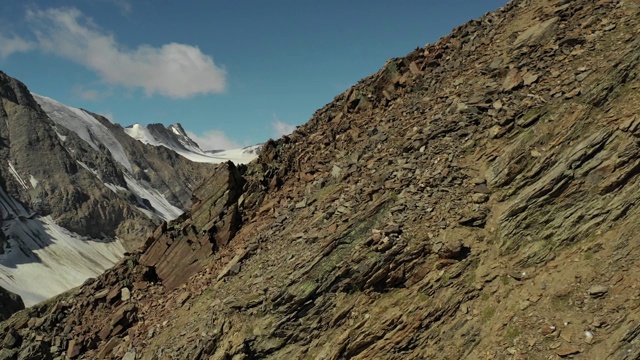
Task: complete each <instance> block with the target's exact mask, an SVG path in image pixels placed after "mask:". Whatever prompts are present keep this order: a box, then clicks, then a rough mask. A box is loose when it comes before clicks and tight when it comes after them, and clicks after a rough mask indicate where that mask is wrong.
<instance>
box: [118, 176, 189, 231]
mask: <svg viewBox="0 0 640 360" xmlns="http://www.w3.org/2000/svg"><path fill="white" fill-rule="evenodd" d="M124 180H125V181H126V182H127V187H128V188H129V191H131V192H132V193H134V194H135V195H136V197H138V203H139V204H140V206H139V208H140V210H143V212H144V213H145V214H146V215H147V216H148V217H149V218H153V215H152V214H151V213H150V212H148V211H149V210H150V211H153V213H155V214H156V216H159V217H160V218H162V219H163V220H166V221H171V220H173V219H175V218H177V217H178V216H180V215H181V214H182V213H183V211H182V210H180V209H179V208H177V207H175V206H173V205H171V204H170V203H169V201H167V199H166V198H165V197H164V195H162V194H161V193H160V192H159V191H158V190H156V189H154V188H152V187H151V186H149V185H147V186H145V185H143V184H141V183H140V182H139V181H138V180H136V179H134V178H133V177H131V175H129V174H126V173H125V174H124ZM145 200H146V202H145ZM144 210H147V211H144Z"/></svg>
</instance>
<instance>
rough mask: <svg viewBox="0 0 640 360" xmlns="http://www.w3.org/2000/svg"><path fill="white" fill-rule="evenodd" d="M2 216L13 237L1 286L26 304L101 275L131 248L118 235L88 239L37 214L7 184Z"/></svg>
mask: <svg viewBox="0 0 640 360" xmlns="http://www.w3.org/2000/svg"><path fill="white" fill-rule="evenodd" d="M0 215H1V216H2V231H3V232H4V234H5V236H6V238H7V240H8V246H7V247H6V249H5V253H4V254H0V286H1V287H3V288H5V289H7V290H9V291H12V292H14V293H16V294H18V295H20V297H22V300H23V301H24V303H25V305H26V306H31V305H34V304H36V303H38V302H40V301H43V300H46V299H48V298H50V297H52V296H55V295H57V294H60V293H62V292H64V291H66V290H68V289H71V288H73V287H76V286H79V285H81V284H82V283H83V282H84V281H85V280H86V279H87V278H89V277H95V276H98V275H100V274H101V273H102V272H103V271H104V270H106V269H108V268H109V267H111V266H112V265H113V264H114V263H115V262H116V261H118V260H119V259H120V258H122V256H123V254H124V252H125V248H124V246H123V244H122V242H121V241H120V240H118V239H114V240H112V241H105V240H95V239H87V238H84V237H82V236H80V235H78V234H74V233H72V232H70V231H68V230H66V229H64V228H62V227H60V226H58V225H56V224H55V223H54V221H53V220H52V219H51V217H50V216H46V217H40V216H37V215H36V214H35V213H34V212H32V211H31V210H29V209H26V208H25V207H24V206H23V205H22V204H20V203H19V202H18V201H16V200H15V199H13V198H12V197H11V196H9V195H8V194H7V193H6V192H5V191H4V190H2V189H1V188H0Z"/></svg>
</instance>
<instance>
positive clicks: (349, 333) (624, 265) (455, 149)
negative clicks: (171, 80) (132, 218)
mask: <svg viewBox="0 0 640 360" xmlns="http://www.w3.org/2000/svg"><path fill="white" fill-rule="evenodd" d="M639 30H640V1H637V0H634V1H624V2H623V1H617V0H598V1H592V0H578V1H563V0H543V1H535V2H534V1H528V0H515V1H511V2H510V3H509V4H507V5H506V6H505V7H503V8H502V9H500V10H498V11H496V12H493V13H490V14H487V15H485V16H484V17H482V18H480V19H478V20H475V21H472V22H469V23H467V24H465V25H463V26H461V27H459V28H457V29H455V30H454V31H453V33H452V34H451V35H449V36H446V37H444V38H442V39H440V40H439V41H438V42H437V43H436V44H433V45H428V46H426V47H425V48H418V49H416V50H415V51H413V52H411V53H410V54H408V55H407V56H405V57H403V58H398V59H393V60H391V61H389V62H388V63H387V64H386V65H385V67H384V68H383V69H381V70H380V71H379V72H378V73H376V74H374V75H372V76H370V77H368V78H366V79H364V80H362V81H361V82H360V83H358V84H357V85H355V86H354V87H353V88H351V89H350V90H348V91H347V92H345V93H343V94H341V95H339V96H337V97H336V98H335V99H334V101H333V102H331V103H330V104H328V105H326V106H325V107H324V108H322V109H320V110H318V111H317V112H316V114H315V115H314V116H313V118H312V119H311V120H310V121H309V123H308V124H306V125H304V126H302V127H300V128H298V129H297V130H296V132H294V133H293V134H292V135H291V136H288V137H285V138H283V139H281V140H278V141H275V142H269V143H267V144H266V145H265V147H264V148H263V150H262V153H261V155H260V157H259V158H258V159H257V160H256V161H255V162H253V163H251V164H249V165H248V166H247V167H246V168H244V167H239V168H235V167H233V166H231V165H230V164H223V165H221V166H220V167H219V168H218V169H217V170H216V172H215V173H214V174H213V175H212V178H211V179H209V181H208V182H205V184H204V185H203V186H202V187H201V188H200V189H199V190H196V191H195V192H194V196H195V198H194V204H196V205H194V208H193V211H192V212H190V213H187V214H185V215H183V216H182V217H181V218H179V219H176V220H175V221H173V222H170V223H169V224H167V225H165V226H161V227H159V228H157V229H156V231H155V232H154V233H153V234H152V235H151V236H150V237H149V238H148V240H147V242H146V243H145V246H144V247H143V248H142V249H141V250H140V251H139V252H136V253H135V254H132V255H131V256H129V257H127V258H126V259H125V260H123V261H122V262H121V263H119V264H118V265H117V266H116V267H114V268H113V269H112V270H110V271H108V272H107V273H105V274H104V275H102V276H100V277H98V278H96V279H95V280H92V281H89V282H87V283H86V284H85V285H84V286H82V287H80V288H78V289H77V290H76V291H74V292H73V293H70V294H65V295H64V296H61V297H59V298H57V299H55V300H53V301H50V302H48V303H47V304H43V305H42V306H39V307H36V308H32V309H30V310H29V311H23V312H19V313H18V314H16V315H15V316H14V317H12V318H11V319H10V320H9V321H6V322H4V323H2V325H1V328H2V329H4V333H5V334H6V335H5V338H6V339H13V338H19V339H20V340H19V341H17V342H15V344H14V345H13V346H12V347H11V348H10V349H9V350H7V351H6V353H7V354H27V353H29V354H32V353H36V352H38V354H39V355H42V356H67V357H68V358H121V357H123V356H124V357H125V358H127V359H172V358H191V359H258V358H270V359H425V358H426V359H462V358H468V359H527V358H531V359H543V358H544V359H546V358H558V357H560V358H582V359H604V358H611V359H635V358H637V357H639V356H640V341H638V339H639V336H640V313H639V312H638V311H637V309H638V305H639V303H638V291H637V290H638V283H639V281H640V275H639V274H638V272H637V271H635V270H634V269H635V267H636V266H637V264H638V261H640V258H639V255H638V247H639V245H640V244H639V241H638V237H637V236H636V235H635V234H637V233H638V222H637V218H638V216H639V215H640V214H639V212H640V209H638V207H637V204H638V200H639V199H638V197H639V196H640V189H639V187H640V178H638V176H637V175H638V173H639V172H638V164H639V163H640V145H639V143H640V142H639V141H638V136H639V134H640V130H639V129H640V119H639V118H638V117H637V112H638V108H637V104H638V103H640V99H638V97H639V96H640V95H639V93H638V91H637V89H638V87H640V78H639V77H638V71H639V70H640V67H639V66H640V64H639V59H640V57H639V55H638V54H640V41H639V40H638V39H637V36H636V34H637V33H638V31H639ZM238 175H239V176H240V177H241V178H238ZM207 184H218V185H221V184H226V185H224V186H225V187H226V188H227V190H228V192H227V191H225V192H224V193H222V194H220V193H218V192H212V190H213V189H211V188H208V185H207ZM240 188H241V189H242V193H241V194H238V190H239V189H240ZM216 189H219V187H218V188H216ZM212 194H213V195H212ZM182 259H184V260H182ZM190 264H193V265H192V268H190V269H189V275H190V274H192V273H193V274H194V275H193V276H191V277H190V278H180V277H179V276H177V275H176V274H177V273H178V272H179V269H181V268H183V267H185V266H186V265H190Z"/></svg>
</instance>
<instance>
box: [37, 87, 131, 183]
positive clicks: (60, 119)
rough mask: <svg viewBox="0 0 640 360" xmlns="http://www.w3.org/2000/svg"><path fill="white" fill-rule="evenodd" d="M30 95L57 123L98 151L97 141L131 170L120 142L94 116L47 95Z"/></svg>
mask: <svg viewBox="0 0 640 360" xmlns="http://www.w3.org/2000/svg"><path fill="white" fill-rule="evenodd" d="M32 95H33V97H34V98H35V100H36V101H37V102H38V104H40V107H42V110H44V111H45V112H46V113H47V115H49V117H50V118H51V120H53V121H54V122H55V123H56V124H57V125H60V126H64V127H65V128H67V129H69V130H71V131H73V132H74V133H76V134H78V136H80V138H81V139H82V140H84V141H86V142H87V143H88V144H89V145H91V147H92V148H93V149H94V150H96V151H100V147H99V146H98V143H101V144H103V145H104V146H106V147H107V149H109V151H110V152H111V156H113V158H114V159H115V160H116V161H117V162H118V163H120V164H121V165H122V166H124V167H125V168H126V169H127V170H129V171H132V168H131V163H130V162H129V158H128V157H127V154H126V152H125V151H124V148H123V147H122V144H120V142H118V140H117V139H116V138H115V136H114V135H113V133H111V131H109V129H107V127H106V126H104V125H102V124H101V123H100V122H99V121H98V120H97V119H96V118H94V117H93V116H91V115H90V114H88V113H87V112H86V111H84V110H82V109H77V108H73V107H70V106H66V105H64V104H62V103H60V102H58V101H55V100H53V99H51V98H48V97H44V96H40V95H37V94H33V93H32Z"/></svg>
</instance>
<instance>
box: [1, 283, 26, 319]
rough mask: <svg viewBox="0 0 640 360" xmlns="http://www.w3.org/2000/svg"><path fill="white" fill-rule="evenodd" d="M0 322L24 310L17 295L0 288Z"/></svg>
mask: <svg viewBox="0 0 640 360" xmlns="http://www.w3.org/2000/svg"><path fill="white" fill-rule="evenodd" d="M0 305H2V306H0V321H2V320H6V319H8V318H9V317H10V316H11V315H12V314H13V313H15V312H17V311H20V310H22V309H24V303H23V302H22V299H21V298H20V296H18V295H17V294H14V293H12V292H10V291H8V290H5V289H3V288H1V287H0Z"/></svg>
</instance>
